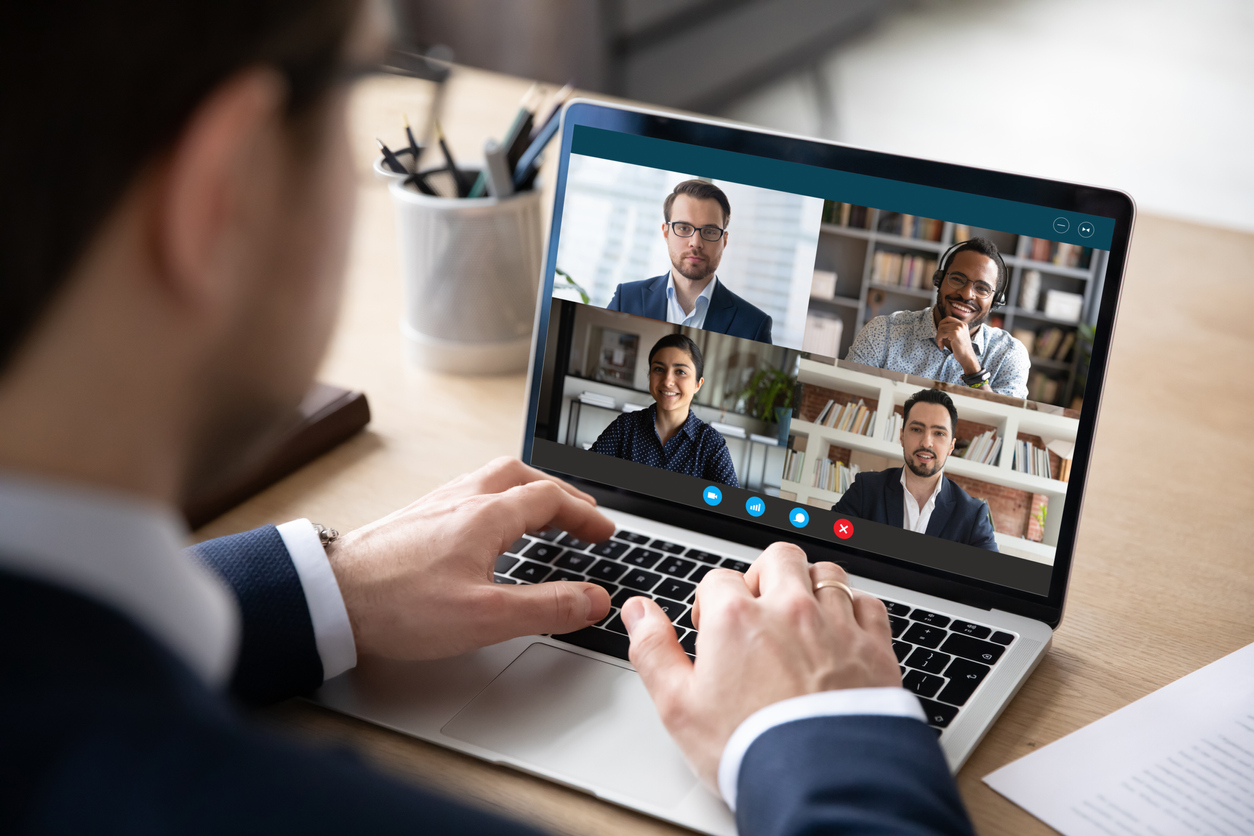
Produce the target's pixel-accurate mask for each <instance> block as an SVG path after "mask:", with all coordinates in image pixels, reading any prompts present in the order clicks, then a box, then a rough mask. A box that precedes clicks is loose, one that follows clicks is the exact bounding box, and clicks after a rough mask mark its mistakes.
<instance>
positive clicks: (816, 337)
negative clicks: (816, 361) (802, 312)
mask: <svg viewBox="0 0 1254 836" xmlns="http://www.w3.org/2000/svg"><path fill="white" fill-rule="evenodd" d="M844 332H845V323H844V322H843V321H842V320H841V319H839V318H838V317H834V316H824V315H822V314H817V313H809V314H806V330H805V334H804V335H803V336H802V338H801V350H802V351H808V352H810V353H811V354H818V355H820V356H822V357H838V356H839V355H840V339H841V337H842V336H843V335H844Z"/></svg>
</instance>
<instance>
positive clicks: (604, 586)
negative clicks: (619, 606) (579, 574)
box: [580, 578, 618, 598]
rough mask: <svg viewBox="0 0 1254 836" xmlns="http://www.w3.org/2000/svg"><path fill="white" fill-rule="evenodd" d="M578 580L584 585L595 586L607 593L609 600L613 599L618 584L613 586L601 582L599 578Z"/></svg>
mask: <svg viewBox="0 0 1254 836" xmlns="http://www.w3.org/2000/svg"><path fill="white" fill-rule="evenodd" d="M580 580H581V581H583V582H584V583H594V584H596V585H597V586H599V587H601V588H602V589H604V590H605V591H606V592H608V593H609V594H610V597H611V598H613V597H614V593H616V592H618V584H613V583H610V582H609V581H603V580H601V579H600V578H580Z"/></svg>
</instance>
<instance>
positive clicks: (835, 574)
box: [810, 561, 857, 622]
mask: <svg viewBox="0 0 1254 836" xmlns="http://www.w3.org/2000/svg"><path fill="white" fill-rule="evenodd" d="M810 580H811V581H812V583H813V586H814V587H815V589H814V597H815V599H816V600H817V601H818V602H819V606H820V607H822V609H823V611H824V612H826V613H828V614H829V615H831V616H832V617H834V618H836V619H837V620H838V621H839V622H845V621H849V620H850V619H851V618H853V617H854V598H856V597H857V594H856V593H853V594H852V595H851V594H850V593H849V592H845V590H843V589H841V588H840V587H836V586H830V587H824V588H822V589H818V588H817V587H818V585H819V583H821V582H822V581H834V582H836V583H843V584H845V585H846V586H848V585H849V576H848V575H847V574H846V573H845V570H844V569H842V568H841V567H840V566H837V565H836V564H835V563H830V562H827V561H824V562H822V563H815V564H814V565H813V566H811V567H810Z"/></svg>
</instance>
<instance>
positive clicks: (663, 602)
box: [653, 598, 688, 626]
mask: <svg viewBox="0 0 1254 836" xmlns="http://www.w3.org/2000/svg"><path fill="white" fill-rule="evenodd" d="M653 600H654V601H656V602H657V605H658V606H659V607H661V608H662V612H664V613H666V617H667V618H669V619H670V620H671V622H672V623H673V622H674V621H675V620H676V619H678V618H679V617H680V616H681V615H683V614H684V613H686V612H687V611H688V605H687V604H681V603H679V602H678V601H672V600H670V599H669V598H654V599H653ZM685 626H687V625H685Z"/></svg>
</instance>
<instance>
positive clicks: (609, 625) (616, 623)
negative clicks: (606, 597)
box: [605, 613, 627, 636]
mask: <svg viewBox="0 0 1254 836" xmlns="http://www.w3.org/2000/svg"><path fill="white" fill-rule="evenodd" d="M605 629H606V630H613V631H614V632H615V633H622V634H623V635H624V636H625V635H627V627H626V626H625V625H624V624H623V617H622V615H621V614H618V613H615V615H614V617H613V618H611V619H610V620H609V621H607V622H605Z"/></svg>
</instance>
